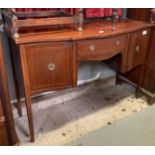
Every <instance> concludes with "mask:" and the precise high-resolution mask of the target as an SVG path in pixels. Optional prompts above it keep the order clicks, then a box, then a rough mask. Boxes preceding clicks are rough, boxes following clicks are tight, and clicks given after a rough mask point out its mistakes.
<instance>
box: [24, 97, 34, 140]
mask: <svg viewBox="0 0 155 155" xmlns="http://www.w3.org/2000/svg"><path fill="white" fill-rule="evenodd" d="M25 102H26V109H27V117H28V123H29V130H30V137H31V138H30V140H31V142H34V141H35V137H34V126H33V116H32V104H31V98H30V95H25Z"/></svg>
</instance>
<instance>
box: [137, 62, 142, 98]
mask: <svg viewBox="0 0 155 155" xmlns="http://www.w3.org/2000/svg"><path fill="white" fill-rule="evenodd" d="M143 74H144V65H141V66H140V74H139V80H138V83H137V87H136V92H135V97H136V98H139V97H140V89H141V87H142V82H143Z"/></svg>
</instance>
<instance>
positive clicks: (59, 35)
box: [15, 20, 154, 44]
mask: <svg viewBox="0 0 155 155" xmlns="http://www.w3.org/2000/svg"><path fill="white" fill-rule="evenodd" d="M152 26H154V25H153V24H150V23H147V22H143V21H136V20H120V21H119V22H117V24H116V30H115V31H112V23H111V21H105V20H95V21H89V22H85V23H84V26H83V31H82V32H79V31H76V30H74V29H73V28H64V29H61V30H57V31H56V30H54V31H51V30H48V31H40V32H39V31H38V32H26V33H21V34H20V37H19V38H18V39H15V42H16V43H17V44H23V43H35V42H47V41H66V40H71V41H72V40H82V39H89V38H100V37H109V36H115V35H118V34H124V33H128V32H133V31H136V30H140V29H143V28H148V27H152Z"/></svg>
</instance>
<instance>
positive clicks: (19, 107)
mask: <svg viewBox="0 0 155 155" xmlns="http://www.w3.org/2000/svg"><path fill="white" fill-rule="evenodd" d="M8 38H9V37H8ZM8 43H9V47H10V51H11V52H10V57H11V64H12V66H13V69H12V73H13V80H14V84H15V91H16V98H17V111H18V115H19V117H21V116H22V104H21V101H20V92H19V84H18V80H17V75H16V73H15V65H14V57H13V50H12V48H13V46H12V44H11V41H10V39H8Z"/></svg>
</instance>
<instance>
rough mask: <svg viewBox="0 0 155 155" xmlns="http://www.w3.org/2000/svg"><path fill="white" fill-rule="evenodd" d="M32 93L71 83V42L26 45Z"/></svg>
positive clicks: (62, 86) (67, 85) (66, 85)
mask: <svg viewBox="0 0 155 155" xmlns="http://www.w3.org/2000/svg"><path fill="white" fill-rule="evenodd" d="M26 56H27V65H28V73H29V79H30V89H31V92H32V93H38V92H43V91H48V90H54V89H59V88H64V87H69V86H71V85H72V63H71V62H72V61H71V60H72V43H71V42H50V43H37V44H31V45H27V46H26Z"/></svg>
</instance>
